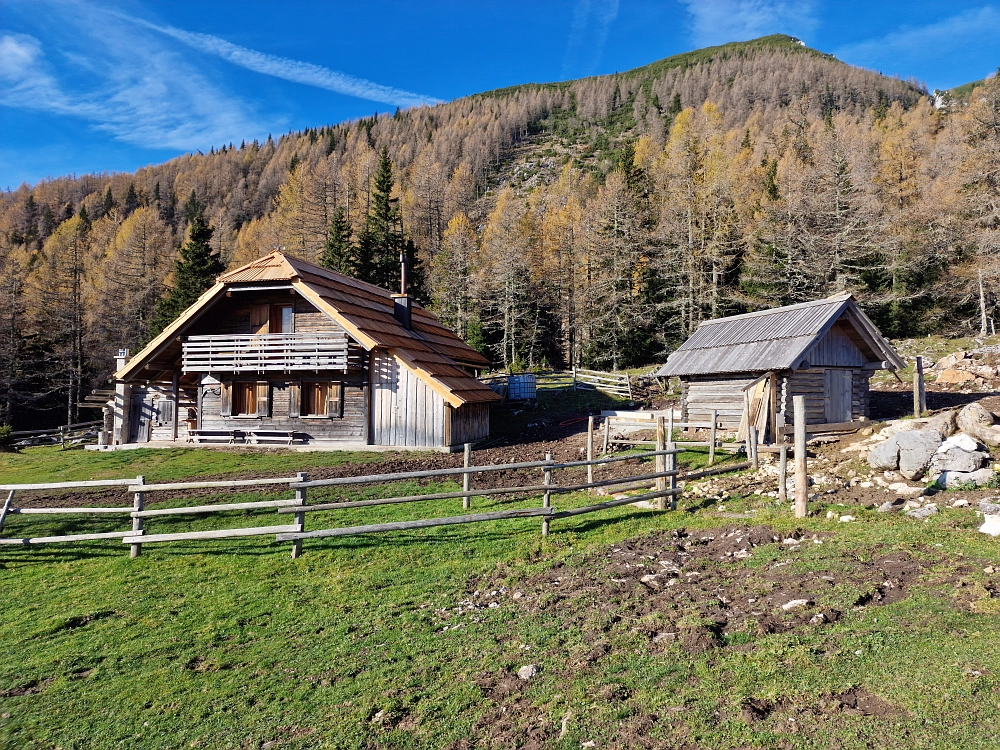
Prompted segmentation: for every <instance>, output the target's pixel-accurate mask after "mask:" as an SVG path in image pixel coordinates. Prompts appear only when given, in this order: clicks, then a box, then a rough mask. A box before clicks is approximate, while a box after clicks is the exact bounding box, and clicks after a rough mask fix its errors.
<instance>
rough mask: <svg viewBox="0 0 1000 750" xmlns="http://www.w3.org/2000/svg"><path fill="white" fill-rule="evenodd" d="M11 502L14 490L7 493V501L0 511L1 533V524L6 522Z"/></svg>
mask: <svg viewBox="0 0 1000 750" xmlns="http://www.w3.org/2000/svg"><path fill="white" fill-rule="evenodd" d="M12 502H14V490H11V491H10V492H8V493H7V500H6V502H5V503H4V504H3V510H2V511H0V531H3V524H4V521H6V520H7V513H8V511H10V504H11V503H12Z"/></svg>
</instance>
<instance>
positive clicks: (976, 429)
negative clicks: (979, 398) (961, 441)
mask: <svg viewBox="0 0 1000 750" xmlns="http://www.w3.org/2000/svg"><path fill="white" fill-rule="evenodd" d="M957 422H958V429H960V430H961V431H962V432H964V433H965V434H966V435H970V436H972V437H974V438H975V439H976V440H978V441H979V442H981V443H986V445H1000V430H998V429H997V428H995V427H993V415H992V414H991V413H990V412H989V411H987V409H986V408H985V407H983V406H982V405H981V404H978V403H971V404H968V405H967V406H965V407H963V408H962V411H960V412H959V413H958V419H957Z"/></svg>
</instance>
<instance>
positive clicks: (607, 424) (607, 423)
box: [601, 417, 611, 455]
mask: <svg viewBox="0 0 1000 750" xmlns="http://www.w3.org/2000/svg"><path fill="white" fill-rule="evenodd" d="M609 440H611V417H605V418H604V445H603V446H602V447H601V454H602V455H603V454H605V453H607V452H608V441H609Z"/></svg>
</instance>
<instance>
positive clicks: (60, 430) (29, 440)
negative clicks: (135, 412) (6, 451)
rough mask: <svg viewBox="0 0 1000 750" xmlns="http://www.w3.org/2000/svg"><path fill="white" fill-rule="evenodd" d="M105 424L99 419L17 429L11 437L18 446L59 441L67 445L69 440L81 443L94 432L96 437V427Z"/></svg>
mask: <svg viewBox="0 0 1000 750" xmlns="http://www.w3.org/2000/svg"><path fill="white" fill-rule="evenodd" d="M103 425H104V420H102V419H97V420H94V421H92V422H77V423H76V424H64V425H61V426H60V427H53V428H50V429H47V430H15V431H13V432H11V437H12V438H13V439H14V444H15V445H18V446H28V445H38V444H41V443H59V444H60V445H62V446H63V447H65V446H66V442H67V441H69V442H70V443H71V444H73V443H79V442H82V441H83V440H85V439H86V438H87V437H90V436H91V434H92V433H93V436H94V437H96V430H95V428H100V427H102V426H103Z"/></svg>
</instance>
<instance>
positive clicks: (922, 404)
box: [913, 357, 927, 417]
mask: <svg viewBox="0 0 1000 750" xmlns="http://www.w3.org/2000/svg"><path fill="white" fill-rule="evenodd" d="M925 394H926V392H925V391H924V358H923V357H917V361H916V366H915V367H914V368H913V416H915V417H919V416H920V415H921V414H923V413H924V412H925V411H927V396H926V395H925Z"/></svg>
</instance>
